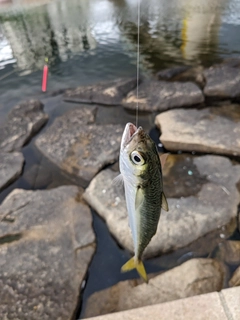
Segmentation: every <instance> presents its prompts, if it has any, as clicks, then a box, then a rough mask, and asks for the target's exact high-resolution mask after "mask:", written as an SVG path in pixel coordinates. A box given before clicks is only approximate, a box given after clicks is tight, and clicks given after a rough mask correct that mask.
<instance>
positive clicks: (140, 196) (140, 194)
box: [135, 187, 144, 210]
mask: <svg viewBox="0 0 240 320" xmlns="http://www.w3.org/2000/svg"><path fill="white" fill-rule="evenodd" d="M143 200H144V195H143V189H142V188H141V187H138V188H137V192H136V198H135V210H137V209H138V208H139V207H140V206H141V204H142V203H143Z"/></svg>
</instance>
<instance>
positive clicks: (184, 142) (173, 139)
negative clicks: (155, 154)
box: [155, 105, 240, 156]
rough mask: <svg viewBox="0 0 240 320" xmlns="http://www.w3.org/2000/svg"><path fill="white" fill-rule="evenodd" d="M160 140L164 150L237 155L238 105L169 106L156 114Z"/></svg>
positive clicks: (239, 116) (239, 142) (239, 144)
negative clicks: (184, 107)
mask: <svg viewBox="0 0 240 320" xmlns="http://www.w3.org/2000/svg"><path fill="white" fill-rule="evenodd" d="M155 124H156V125H157V126H158V127H159V128H160V130H161V132H162V135H161V137H160V139H161V142H162V143H163V145H164V147H165V148H166V149H167V150H174V151H177V150H183V151H184V150H186V151H198V152H204V153H217V154H225V155H231V156H233V155H234V156H237V155H238V156H239V155H240V139H239V137H240V106H239V105H226V106H221V107H211V108H206V109H203V110H196V109H191V110H183V109H181V110H170V111H168V112H164V113H161V114H159V115H158V116H157V117H156V119H155Z"/></svg>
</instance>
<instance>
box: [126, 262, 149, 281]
mask: <svg viewBox="0 0 240 320" xmlns="http://www.w3.org/2000/svg"><path fill="white" fill-rule="evenodd" d="M133 269H137V272H138V274H139V275H140V277H141V278H142V279H143V280H144V281H145V282H146V283H148V277H147V273H146V270H145V267H144V265H143V263H142V261H141V260H136V259H135V257H133V258H131V259H130V260H128V262H126V263H125V264H124V265H123V266H122V268H121V272H127V271H130V270H133Z"/></svg>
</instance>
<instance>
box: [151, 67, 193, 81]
mask: <svg viewBox="0 0 240 320" xmlns="http://www.w3.org/2000/svg"><path fill="white" fill-rule="evenodd" d="M189 68H191V67H189V66H177V67H173V68H169V69H164V70H161V71H159V72H158V73H157V77H158V80H171V79H173V78H174V77H176V76H178V75H179V74H181V73H183V72H184V71H187V70H188V69H189Z"/></svg>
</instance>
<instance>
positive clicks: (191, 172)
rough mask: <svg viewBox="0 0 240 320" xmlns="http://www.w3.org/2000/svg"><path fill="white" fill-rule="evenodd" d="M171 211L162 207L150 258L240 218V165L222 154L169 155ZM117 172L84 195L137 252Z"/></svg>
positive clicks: (119, 238)
mask: <svg viewBox="0 0 240 320" xmlns="http://www.w3.org/2000/svg"><path fill="white" fill-rule="evenodd" d="M164 169H165V170H164V177H163V178H164V180H163V182H164V183H163V185H164V192H165V194H166V196H167V198H168V205H169V212H165V211H162V213H161V217H160V222H159V224H158V230H157V233H156V235H155V236H154V237H153V238H152V241H151V242H150V244H149V246H148V247H147V248H146V251H145V257H152V256H156V255H157V254H159V253H164V252H169V251H172V250H175V249H177V248H181V247H184V246H186V245H188V244H190V243H191V242H193V241H194V240H196V239H198V238H200V237H201V236H203V235H205V234H207V233H209V232H210V231H213V230H215V229H217V228H218V227H219V226H223V225H227V224H228V223H229V222H230V221H231V219H233V218H236V213H237V207H238V203H239V192H238V190H237V188H236V183H237V182H238V181H239V179H240V166H239V165H232V163H231V161H230V160H229V159H227V158H224V157H220V156H202V157H193V156H192V157H191V156H188V155H174V156H169V157H168V160H167V162H166V164H165V168H164ZM117 174H118V173H116V172H113V171H112V170H110V169H107V170H104V171H101V172H100V173H99V174H98V175H97V176H96V177H95V178H94V179H93V180H92V181H91V183H90V185H89V187H88V188H87V189H86V191H85V193H84V195H83V197H84V199H85V200H86V201H87V202H88V203H89V204H90V206H92V207H93V208H94V209H95V210H96V211H97V212H98V214H99V215H100V216H101V217H102V218H103V219H104V220H105V221H106V223H107V226H108V228H109V230H110V232H111V233H112V234H113V235H114V237H115V238H116V239H117V241H118V242H119V243H120V244H121V246H123V247H124V248H126V249H128V250H129V251H131V252H133V244H132V237H131V233H130V228H129V226H128V217H127V210H126V204H125V199H124V195H123V190H122V189H121V188H119V187H117V186H115V185H113V184H112V180H113V178H114V177H115V176H116V175H117Z"/></svg>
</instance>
